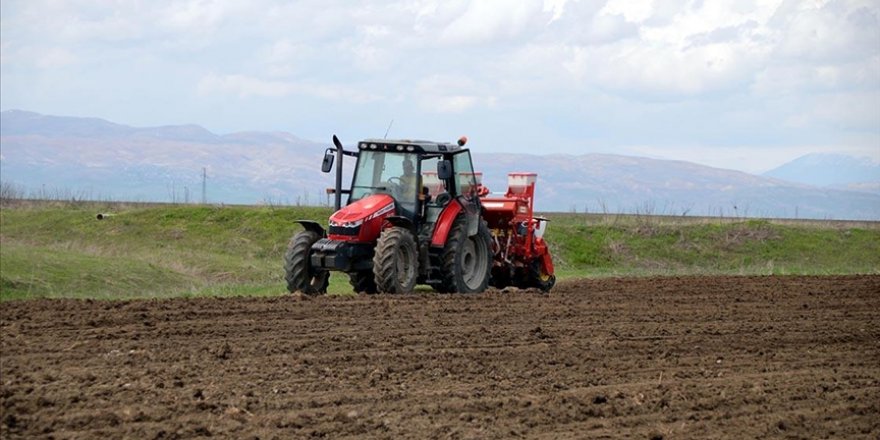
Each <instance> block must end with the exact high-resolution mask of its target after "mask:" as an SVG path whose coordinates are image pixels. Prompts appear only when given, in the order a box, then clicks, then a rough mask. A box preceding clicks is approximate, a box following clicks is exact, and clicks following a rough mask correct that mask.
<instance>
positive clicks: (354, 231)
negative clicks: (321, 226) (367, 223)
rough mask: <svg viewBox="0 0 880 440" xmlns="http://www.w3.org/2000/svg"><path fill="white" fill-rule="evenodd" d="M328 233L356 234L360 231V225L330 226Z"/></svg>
mask: <svg viewBox="0 0 880 440" xmlns="http://www.w3.org/2000/svg"><path fill="white" fill-rule="evenodd" d="M330 233H331V234H333V235H352V236H354V235H358V234H360V233H361V227H360V226H355V227H353V228H344V227H342V226H330Z"/></svg>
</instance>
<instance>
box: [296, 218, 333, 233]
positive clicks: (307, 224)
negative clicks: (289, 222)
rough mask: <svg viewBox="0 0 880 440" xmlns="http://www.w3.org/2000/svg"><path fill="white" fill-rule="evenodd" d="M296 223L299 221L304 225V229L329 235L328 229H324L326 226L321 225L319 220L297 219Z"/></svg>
mask: <svg viewBox="0 0 880 440" xmlns="http://www.w3.org/2000/svg"><path fill="white" fill-rule="evenodd" d="M294 223H299V224H301V225H302V227H303V229H305V230H306V231H311V232H314V233H316V234H318V235H320V236H321V237H327V231H326V230H324V227H323V226H321V225H320V224H319V223H318V222H315V221H311V220H296V221H294Z"/></svg>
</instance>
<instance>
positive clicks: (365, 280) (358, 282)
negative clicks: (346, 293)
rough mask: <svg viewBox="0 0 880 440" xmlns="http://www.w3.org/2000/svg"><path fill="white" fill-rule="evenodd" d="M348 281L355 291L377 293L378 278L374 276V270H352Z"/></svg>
mask: <svg viewBox="0 0 880 440" xmlns="http://www.w3.org/2000/svg"><path fill="white" fill-rule="evenodd" d="M348 282H349V284H351V288H352V289H354V291H355V293H361V292H364V293H376V292H378V288H377V287H376V280H375V278H373V272H372V271H369V270H364V271H360V272H352V273H350V274H348Z"/></svg>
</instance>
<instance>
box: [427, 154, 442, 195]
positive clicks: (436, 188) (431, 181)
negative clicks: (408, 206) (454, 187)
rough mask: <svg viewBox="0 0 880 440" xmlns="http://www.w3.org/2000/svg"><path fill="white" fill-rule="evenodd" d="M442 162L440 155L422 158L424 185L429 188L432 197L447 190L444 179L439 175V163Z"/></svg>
mask: <svg viewBox="0 0 880 440" xmlns="http://www.w3.org/2000/svg"><path fill="white" fill-rule="evenodd" d="M438 162H440V158H439V157H429V158H427V159H422V187H424V188H427V189H428V195H429V196H431V198H432V199H434V198H436V197H437V195H439V194H441V193H443V192H445V191H446V188H445V187H444V186H443V181H442V180H440V178H439V177H437V163H438Z"/></svg>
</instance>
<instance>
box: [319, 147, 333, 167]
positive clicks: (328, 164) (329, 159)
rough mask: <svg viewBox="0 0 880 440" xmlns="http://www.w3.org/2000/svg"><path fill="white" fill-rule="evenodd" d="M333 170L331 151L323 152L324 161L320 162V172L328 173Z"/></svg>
mask: <svg viewBox="0 0 880 440" xmlns="http://www.w3.org/2000/svg"><path fill="white" fill-rule="evenodd" d="M331 169H333V150H331V149H329V148H328V149H327V151H325V152H324V161H323V162H321V171H323V172H325V173H329V172H330V170H331Z"/></svg>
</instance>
